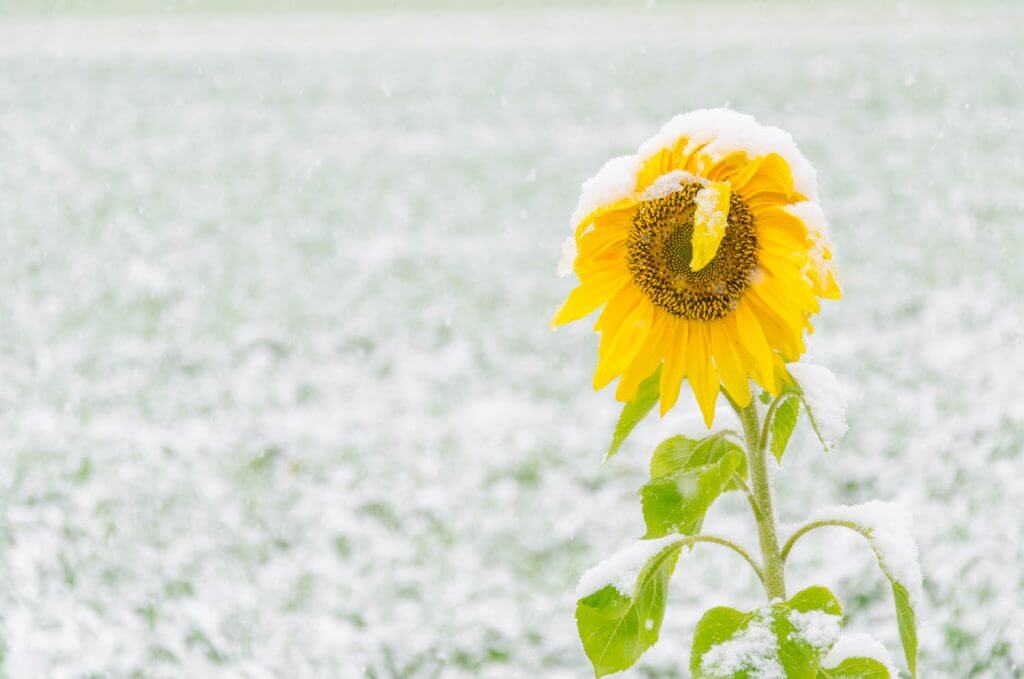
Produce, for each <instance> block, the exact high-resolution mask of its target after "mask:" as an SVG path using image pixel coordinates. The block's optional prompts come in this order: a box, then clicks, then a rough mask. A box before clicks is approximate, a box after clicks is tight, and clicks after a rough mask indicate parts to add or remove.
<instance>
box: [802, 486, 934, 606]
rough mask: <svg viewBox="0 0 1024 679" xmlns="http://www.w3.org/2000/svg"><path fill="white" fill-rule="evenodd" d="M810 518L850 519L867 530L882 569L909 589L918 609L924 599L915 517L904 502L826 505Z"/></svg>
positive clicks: (819, 519)
mask: <svg viewBox="0 0 1024 679" xmlns="http://www.w3.org/2000/svg"><path fill="white" fill-rule="evenodd" d="M811 521H848V522H850V523H855V524H857V525H858V526H860V527H862V528H864V529H865V530H867V532H868V533H869V535H870V540H871V545H872V547H874V550H875V553H876V554H877V555H878V560H879V562H880V563H881V565H882V569H883V570H884V571H886V573H888V574H889V575H890V576H891V577H892V578H893V579H895V580H896V582H898V583H900V584H901V585H903V586H904V587H905V588H906V589H907V593H908V594H909V595H910V603H911V606H913V607H914V610H915V611H916V610H917V609H918V605H919V603H920V602H921V600H922V599H923V591H922V584H921V582H922V579H921V566H920V564H919V563H918V560H917V542H916V541H915V540H914V532H913V526H914V518H913V516H911V514H910V512H908V511H907V510H906V509H904V508H903V507H902V506H901V505H898V504H896V503H893V502H882V501H880V500H872V501H871V502H866V503H864V504H861V505H837V506H834V507H825V508H823V509H820V510H818V511H817V512H815V513H814V514H813V515H812V516H811Z"/></svg>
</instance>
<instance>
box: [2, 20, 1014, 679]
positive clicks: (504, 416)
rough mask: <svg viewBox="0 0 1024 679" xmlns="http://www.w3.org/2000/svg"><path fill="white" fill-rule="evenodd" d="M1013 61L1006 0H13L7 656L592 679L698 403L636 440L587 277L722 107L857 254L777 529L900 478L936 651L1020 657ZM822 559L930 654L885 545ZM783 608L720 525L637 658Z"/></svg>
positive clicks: (683, 654) (96, 668) (873, 493)
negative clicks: (748, 124)
mask: <svg viewBox="0 0 1024 679" xmlns="http://www.w3.org/2000/svg"><path fill="white" fill-rule="evenodd" d="M1022 73H1024V8H1022V5H1021V4H1020V3H1018V2H1011V1H1006V2H1002V3H1000V2H987V1H986V2H968V1H967V0H964V1H963V2H938V3H924V2H905V3H903V2H901V3H895V2H868V3H853V2H842V3H840V2H828V3H819V2H811V1H810V0H807V1H805V2H803V1H792V2H783V3H774V2H773V3H771V4H768V3H765V2H734V3H696V2H686V3H682V2H680V3H667V2H664V1H661V2H657V3H655V2H653V1H652V2H647V3H643V2H625V1H623V2H603V3H598V4H593V3H584V2H564V1H563V2H557V3H548V2H541V1H540V0H535V1H531V2H519V3H508V4H506V3H501V2H498V1H497V0H493V1H491V0H488V1H487V2H483V3H478V2H472V3H471V2H456V1H452V2H432V1H430V0H417V1H414V2H413V1H410V2H403V3H400V4H395V3H381V4H375V3H372V2H370V1H369V0H366V1H363V2H352V3H348V4H344V5H335V4H331V3H328V2H326V1H325V2H322V3H312V2H306V3H304V4H302V5H294V4H292V3H287V2H284V1H283V0H282V1H281V2H276V3H273V4H269V3H268V4H255V3H252V4H241V3H229V2H227V1H226V0H224V1H222V2H217V3H209V4H208V3H199V2H188V3H174V2H168V3H162V2H158V1H156V0H153V1H150V0H146V1H144V2H141V3H139V2H128V1H127V0H124V1H111V2H100V3H87V2H61V1H55V2H42V1H40V2H15V3H11V2H9V1H8V2H0V676H6V677H11V678H18V679H20V678H23V677H31V678H36V677H76V678H77V677H207V676H209V677H213V676H217V677H281V676H289V677H346V678H347V677H368V678H378V679H382V678H386V677H491V678H501V679H505V678H509V677H555V678H576V677H579V678H583V677H587V676H590V668H589V667H590V666H589V663H588V662H587V660H586V658H585V657H584V655H583V653H582V650H581V648H580V646H579V644H578V641H577V639H576V631H575V623H574V620H573V610H574V605H575V599H574V585H575V582H576V579H577V578H578V577H579V575H580V574H581V573H582V572H583V571H584V570H585V569H586V568H587V567H589V566H590V565H592V564H593V563H595V562H596V561H598V560H599V559H601V558H603V557H605V556H607V555H608V554H610V553H611V552H612V551H614V550H615V549H617V548H619V547H621V546H623V545H624V544H626V543H628V542H629V541H631V540H632V539H633V538H634V537H636V536H638V535H640V534H641V533H642V528H641V527H642V517H641V516H640V512H639V508H638V503H637V502H636V498H635V493H636V490H637V489H638V488H639V486H640V485H641V483H642V482H643V478H644V472H645V465H646V461H647V454H648V452H649V450H650V448H651V447H652V446H653V444H654V443H656V442H657V441H658V440H660V439H659V437H661V436H664V435H667V434H669V433H672V432H673V431H674V427H676V426H677V425H679V424H680V422H681V421H682V419H683V418H684V417H685V414H686V412H687V409H688V408H689V409H692V407H693V406H692V405H684V407H683V408H682V409H677V410H676V411H674V413H673V414H671V415H670V416H668V417H666V418H665V419H664V420H662V421H660V422H659V421H657V418H651V420H650V421H648V422H646V423H644V424H643V425H642V427H641V428H639V429H638V430H637V433H636V434H635V435H634V437H633V438H632V439H631V440H630V442H629V443H628V444H627V446H626V448H625V449H624V451H623V452H622V453H621V454H620V455H619V456H618V457H617V458H616V459H615V460H614V461H612V462H611V463H609V464H608V465H606V466H605V467H603V468H602V467H601V466H600V463H601V460H602V456H603V452H604V450H605V446H606V444H607V441H608V439H609V435H610V432H611V429H612V424H613V422H614V418H615V416H616V412H617V410H616V405H615V403H614V399H613V397H612V394H611V393H610V392H606V393H599V394H595V393H593V392H592V391H591V388H590V372H591V370H592V369H593V366H594V361H595V354H596V338H595V336H594V335H593V334H592V333H591V332H590V330H589V327H588V326H587V324H585V323H584V324H577V327H571V328H567V329H565V330H560V331H559V332H557V333H552V332H551V331H550V330H549V329H548V319H549V318H550V315H551V314H552V312H553V311H554V309H555V308H556V306H557V305H558V304H559V303H560V301H561V299H562V298H563V296H564V295H565V293H566V292H567V291H568V289H569V287H570V285H571V284H572V282H571V281H570V280H567V279H558V278H556V277H555V276H554V268H555V264H556V262H557V261H558V259H559V257H560V252H561V250H560V246H561V242H562V240H563V238H564V237H565V236H566V234H567V233H568V231H567V227H568V224H567V222H568V218H569V215H570V214H571V213H572V211H573V208H574V207H575V203H576V198H577V195H578V187H579V184H580V182H581V181H582V180H583V179H585V178H586V177H588V176H589V175H591V174H592V173H593V172H594V171H596V170H597V169H598V168H599V167H600V165H601V164H602V163H603V162H604V160H606V159H607V158H609V157H611V156H613V155H620V154H623V153H631V152H633V151H634V150H635V148H636V146H637V145H638V144H639V143H640V142H641V141H643V140H644V139H645V138H646V137H647V136H649V135H650V134H653V133H654V132H655V131H656V130H657V129H658V128H659V127H660V126H661V125H662V124H663V123H664V122H665V121H667V120H668V119H669V118H670V117H672V116H673V115H674V114H676V113H679V112H683V111H686V110H690V109H694V108H701V107H712V106H720V105H727V106H731V107H733V108H736V109H739V110H741V111H744V112H748V113H751V114H753V115H755V116H756V117H757V118H758V119H759V120H761V121H762V122H764V123H766V124H773V125H779V126H781V127H784V128H786V129H788V130H789V131H791V132H792V133H793V135H794V136H795V138H796V140H797V142H798V143H799V144H800V146H801V148H802V149H803V151H804V153H805V154H806V155H807V156H808V157H809V158H810V160H811V161H812V162H813V163H814V164H815V165H816V166H817V168H818V171H819V181H820V186H821V198H822V204H823V206H824V207H825V210H826V213H827V214H828V215H829V217H830V219H831V223H832V231H833V237H834V239H835V241H836V244H837V247H838V250H839V255H838V257H839V263H840V267H841V271H842V273H843V276H844V282H845V292H846V296H845V298H844V299H843V301H841V302H839V303H829V304H826V305H825V307H824V309H823V313H822V314H821V315H820V317H819V318H818V321H817V323H816V325H817V332H816V334H815V335H814V336H813V338H812V340H811V343H810V347H811V349H810V355H809V358H810V359H811V360H813V361H815V362H819V363H822V364H824V365H827V366H829V367H830V368H832V369H833V370H834V371H835V372H836V373H837V374H838V375H839V376H840V378H841V379H842V380H843V382H844V384H845V386H846V388H847V391H848V394H849V399H850V425H851V430H850V433H849V434H848V436H847V437H846V439H845V440H844V442H843V443H842V444H841V445H840V446H839V447H838V448H837V449H836V450H834V451H832V452H831V453H828V454H823V453H822V452H821V451H820V449H819V448H818V447H817V445H816V443H815V441H814V440H813V437H812V435H810V434H809V432H808V431H807V430H806V429H803V430H800V431H799V433H798V436H797V438H796V440H795V443H794V444H793V445H791V447H790V452H789V453H787V457H788V459H787V462H788V464H787V466H786V468H785V469H784V470H783V471H782V472H781V473H780V474H778V476H777V486H778V489H779V493H780V495H781V502H780V504H781V506H780V512H781V515H782V519H783V520H784V521H796V520H799V519H800V518H802V517H803V516H804V515H805V514H807V513H808V511H809V510H810V508H811V507H816V506H820V505H825V504H835V503H856V502H862V501H866V500H868V499H872V498H881V499H885V500H896V501H900V502H903V503H905V504H906V506H907V507H908V508H909V509H910V510H911V511H912V512H913V513H914V515H915V517H916V532H917V537H918V539H919V541H920V548H921V559H922V564H923V568H924V572H925V586H926V593H927V599H928V601H927V607H926V608H925V610H924V611H923V613H922V614H921V629H920V636H921V640H922V659H921V666H922V668H923V672H922V674H923V675H925V676H932V677H958V678H959V677H987V678H988V677H993V678H1002V677H1021V676H1024V670H1022V666H1024V632H1022V630H1024V617H1022V616H1024V614H1022V612H1021V611H1022V609H1024V568H1022V566H1021V564H1022V563H1024V525H1022V521H1021V512H1022V508H1024V458H1022V452H1021V445H1022V442H1024V398H1022V397H1024V394H1022V392H1021V375H1022V374H1024V353H1022V346H1021V340H1022V327H1024V326H1022V319H1024V315H1022V314H1024V308H1022V301H1021V299H1022V298H1021V293H1020V291H1021V289H1022V288H1024V267H1021V263H1020V258H1021V255H1022V254H1024V229H1022V226H1024V224H1022V218H1021V215H1022V213H1024V191H1022V190H1021V187H1022V186H1024V164H1022V163H1024V143H1022V141H1021V139H1022V133H1024V87H1022V84H1021V83H1022ZM803 426H804V427H805V426H806V422H804V425H803ZM746 511H747V508H746V507H745V505H744V504H743V503H742V500H741V499H740V498H738V497H727V498H726V499H725V500H724V501H721V502H719V503H718V505H717V506H716V507H715V508H714V510H713V511H712V514H711V516H709V517H708V524H707V525H709V526H714V527H715V529H716V531H717V532H721V533H725V534H728V535H733V536H736V537H737V539H739V540H741V541H744V542H745V543H746V544H756V542H755V541H756V538H755V536H754V535H753V534H752V533H751V532H749V529H750V523H749V520H748V518H747V515H746ZM795 558H796V561H795V562H794V564H795V565H794V566H793V567H792V568H791V570H790V579H791V582H792V583H793V586H798V585H806V584H811V583H815V584H824V585H827V586H829V587H831V588H833V589H834V590H835V591H836V592H837V593H838V594H839V595H840V597H841V598H842V599H843V601H844V603H845V605H846V608H847V611H848V614H849V623H848V627H849V628H850V629H852V630H855V631H869V632H871V633H873V634H875V635H876V636H878V637H880V638H881V639H882V640H883V641H884V642H885V643H886V644H887V646H888V647H889V649H890V650H891V651H892V652H893V654H894V655H895V656H896V657H899V646H898V640H897V637H896V627H895V625H894V623H893V614H892V603H891V598H890V594H889V592H888V587H887V585H886V584H885V581H884V580H883V579H882V577H881V576H880V575H879V574H878V573H877V571H876V569H875V566H874V561H873V557H872V555H871V553H870V551H869V550H868V549H867V547H866V545H864V544H862V543H861V542H859V541H858V538H857V536H853V535H851V536H846V535H843V534H830V533H827V532H821V533H816V534H815V537H813V538H808V539H807V540H806V542H801V547H800V549H799V550H797V553H795ZM758 602H759V592H758V589H757V587H756V583H755V582H754V580H753V579H752V578H751V577H750V576H749V575H748V574H747V572H746V571H745V570H744V569H743V568H742V564H739V562H738V561H736V560H735V559H734V558H733V557H732V555H730V554H728V553H723V554H719V553H717V552H715V551H713V550H701V549H698V550H695V551H694V552H693V553H692V555H690V556H687V557H686V558H685V559H683V561H681V562H680V566H679V568H678V569H677V574H676V576H675V581H674V584H673V591H672V593H671V600H670V604H669V608H668V614H667V616H666V626H665V627H664V628H663V631H662V641H661V643H660V644H659V645H658V646H656V647H655V648H654V649H653V650H652V651H651V652H649V653H648V654H647V655H646V656H645V657H644V658H643V659H642V660H641V662H640V663H639V664H638V665H637V667H636V668H634V669H633V670H631V671H630V672H628V673H627V675H628V676H632V677H645V678H656V677H658V678H669V677H685V676H687V672H686V670H685V669H684V668H685V667H686V666H687V664H688V654H689V645H690V638H691V634H692V629H693V624H694V623H695V621H696V619H697V618H698V617H699V615H700V614H701V613H702V612H703V610H704V609H705V608H706V607H708V606H712V605H732V606H736V607H740V608H743V607H747V608H749V607H752V606H755V605H757V604H758Z"/></svg>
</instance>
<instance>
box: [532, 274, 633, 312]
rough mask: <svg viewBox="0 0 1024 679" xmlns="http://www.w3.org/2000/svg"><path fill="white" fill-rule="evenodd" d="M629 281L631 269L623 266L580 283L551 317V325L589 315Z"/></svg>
mask: <svg viewBox="0 0 1024 679" xmlns="http://www.w3.org/2000/svg"><path fill="white" fill-rule="evenodd" d="M629 282H630V277H629V269H628V268H626V267H624V266H623V267H619V268H617V269H608V270H606V271H605V272H604V274H603V275H601V276H595V277H594V278H591V279H588V280H587V281H585V282H583V283H580V284H579V285H578V286H577V287H576V289H574V290H573V291H572V292H570V293H569V297H568V298H567V299H566V300H565V304H563V305H562V307H561V308H560V309H559V310H558V311H557V312H555V316H554V318H552V319H551V326H552V327H557V326H559V325H564V324H566V323H571V322H572V321H578V320H579V319H581V318H584V317H586V316H589V315H590V314H591V313H593V312H594V311H596V310H597V308H598V307H599V306H601V305H602V304H604V303H605V302H607V301H608V300H609V299H611V298H612V297H613V296H614V295H615V294H616V293H618V292H619V291H620V290H621V289H622V287H623V286H625V285H628V284H629Z"/></svg>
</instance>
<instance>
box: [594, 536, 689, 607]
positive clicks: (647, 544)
mask: <svg viewBox="0 0 1024 679" xmlns="http://www.w3.org/2000/svg"><path fill="white" fill-rule="evenodd" d="M683 539H684V536H682V535H668V536H665V537H662V538H658V539H655V540H637V541H636V542H634V543H633V544H632V545H630V546H629V547H626V548H625V549H621V550H619V551H618V552H616V553H615V554H613V555H611V556H610V557H608V558H607V559H605V560H603V561H601V562H600V563H598V564H597V565H595V566H594V567H592V568H591V569H590V570H588V571H587V572H586V573H584V574H583V575H582V577H580V581H579V584H578V585H577V586H576V598H577V599H584V598H586V597H588V596H590V595H591V594H594V593H595V592H598V591H600V590H602V589H604V588H605V587H609V586H611V587H614V588H615V590H616V591H618V592H619V593H620V594H621V595H622V596H624V597H626V598H630V597H632V596H633V590H634V588H635V587H636V584H637V578H638V577H639V575H640V572H641V571H642V570H643V568H644V566H646V565H647V562H648V561H650V559H651V558H652V557H654V556H655V555H657V554H658V553H659V552H661V551H662V550H663V549H665V548H667V547H670V546H672V545H674V544H677V543H679V542H681V541H682V540H683Z"/></svg>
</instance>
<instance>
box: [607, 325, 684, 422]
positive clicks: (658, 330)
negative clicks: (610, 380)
mask: <svg viewBox="0 0 1024 679" xmlns="http://www.w3.org/2000/svg"><path fill="white" fill-rule="evenodd" d="M671 319H672V317H671V316H669V315H668V314H664V313H658V312H655V314H654V320H653V321H652V323H651V331H650V332H649V333H647V339H645V340H644V343H643V346H642V347H640V351H638V352H637V353H636V356H635V357H633V361H632V363H630V364H629V366H628V367H627V368H626V370H625V371H624V372H623V373H622V379H621V380H619V386H618V387H616V388H615V398H617V399H618V400H620V401H622V402H623V403H629V402H630V401H632V400H633V399H635V398H636V391H637V389H638V388H639V387H640V383H641V382H643V381H644V380H646V379H647V378H648V377H650V376H651V374H652V373H653V372H654V371H655V370H657V369H658V365H659V364H660V363H661V359H662V358H663V357H664V354H663V353H662V341H663V339H664V337H665V330H666V329H667V328H668V327H669V323H670V320H671Z"/></svg>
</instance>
